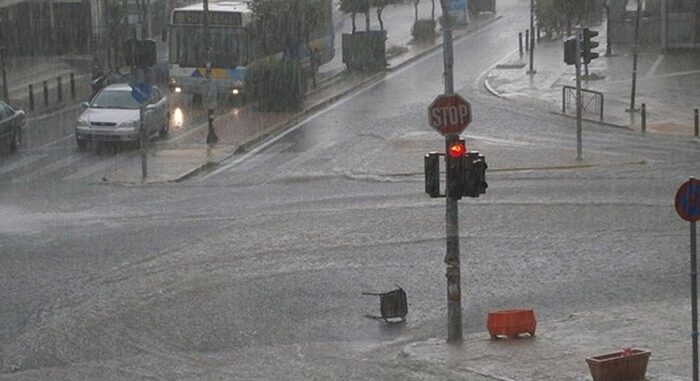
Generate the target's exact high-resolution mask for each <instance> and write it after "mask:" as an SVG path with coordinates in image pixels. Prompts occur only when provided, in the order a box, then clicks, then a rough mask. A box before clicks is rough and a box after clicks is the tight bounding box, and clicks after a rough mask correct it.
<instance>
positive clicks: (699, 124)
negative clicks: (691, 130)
mask: <svg viewBox="0 0 700 381" xmlns="http://www.w3.org/2000/svg"><path fill="white" fill-rule="evenodd" d="M698 130H700V115H698V109H695V137H696V138H697V137H698V133H700V131H698Z"/></svg>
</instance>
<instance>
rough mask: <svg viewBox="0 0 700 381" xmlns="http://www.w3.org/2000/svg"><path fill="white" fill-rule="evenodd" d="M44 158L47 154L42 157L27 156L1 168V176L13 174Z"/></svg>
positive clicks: (36, 155)
mask: <svg viewBox="0 0 700 381" xmlns="http://www.w3.org/2000/svg"><path fill="white" fill-rule="evenodd" d="M44 156H46V155H45V154H42V155H40V154H30V155H27V156H25V157H23V158H21V159H19V160H17V161H14V162H11V163H9V164H8V165H4V166H2V167H0V176H1V175H4V174H6V173H8V172H12V171H14V170H15V169H17V168H21V167H24V166H27V165H29V164H31V163H33V162H35V161H37V160H39V159H40V158H42V157H44Z"/></svg>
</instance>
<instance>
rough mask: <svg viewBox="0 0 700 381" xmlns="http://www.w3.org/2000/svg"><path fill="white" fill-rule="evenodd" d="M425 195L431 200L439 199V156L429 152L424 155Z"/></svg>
mask: <svg viewBox="0 0 700 381" xmlns="http://www.w3.org/2000/svg"><path fill="white" fill-rule="evenodd" d="M424 164H425V193H427V194H428V195H430V197H431V198H437V197H440V154H439V153H437V152H431V153H429V154H427V155H425V158H424Z"/></svg>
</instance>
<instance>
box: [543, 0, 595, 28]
mask: <svg viewBox="0 0 700 381" xmlns="http://www.w3.org/2000/svg"><path fill="white" fill-rule="evenodd" d="M597 1H598V0H537V2H536V3H535V15H536V16H537V24H538V25H539V26H540V27H541V28H542V29H543V30H545V31H546V32H547V34H548V35H549V36H550V37H554V36H555V35H564V34H568V33H569V32H570V31H571V28H572V27H574V26H575V25H576V24H579V23H586V22H587V21H589V19H590V18H591V16H592V15H593V14H594V11H595V9H596V2H597Z"/></svg>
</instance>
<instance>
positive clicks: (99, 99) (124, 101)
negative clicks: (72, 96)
mask: <svg viewBox="0 0 700 381" xmlns="http://www.w3.org/2000/svg"><path fill="white" fill-rule="evenodd" d="M90 107H92V108H119V109H137V108H139V103H138V102H136V100H135V99H134V98H133V97H132V96H131V92H130V91H128V90H104V91H102V92H101V93H99V94H98V95H97V96H96V97H95V99H93V100H92V103H90Z"/></svg>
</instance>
